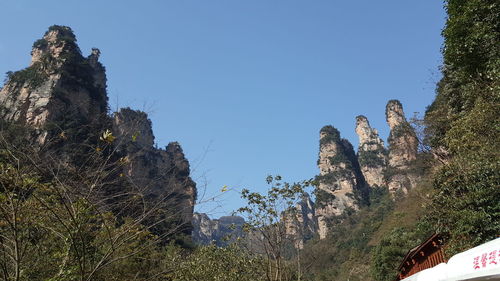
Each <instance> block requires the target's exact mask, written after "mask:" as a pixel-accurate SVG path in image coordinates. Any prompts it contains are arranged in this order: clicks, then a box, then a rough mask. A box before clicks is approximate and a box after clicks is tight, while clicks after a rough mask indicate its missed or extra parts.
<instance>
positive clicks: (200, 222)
mask: <svg viewBox="0 0 500 281" xmlns="http://www.w3.org/2000/svg"><path fill="white" fill-rule="evenodd" d="M244 223H245V220H244V219H243V218H242V217H239V216H224V217H220V218H219V219H214V220H211V219H210V218H209V217H208V216H207V214H204V213H194V215H193V241H194V242H195V243H197V244H199V245H208V244H210V243H214V244H215V245H217V246H225V245H227V244H228V243H229V242H231V241H234V240H235V239H236V238H238V237H242V236H243V230H242V227H243V224H244Z"/></svg>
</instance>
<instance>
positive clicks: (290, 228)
mask: <svg viewBox="0 0 500 281" xmlns="http://www.w3.org/2000/svg"><path fill="white" fill-rule="evenodd" d="M282 219H283V220H284V222H285V228H286V230H285V231H286V234H287V235H288V237H289V238H291V239H292V240H293V242H294V244H295V247H296V248H299V249H302V248H303V247H304V242H305V241H307V240H309V239H311V238H313V236H314V235H315V234H316V232H317V231H318V220H317V218H316V212H315V210H314V202H313V201H312V200H311V197H310V196H309V194H307V193H305V194H303V196H302V200H301V201H300V202H299V203H298V204H297V205H296V206H295V211H294V212H293V213H285V214H283V216H282Z"/></svg>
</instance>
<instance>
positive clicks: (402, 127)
mask: <svg viewBox="0 0 500 281" xmlns="http://www.w3.org/2000/svg"><path fill="white" fill-rule="evenodd" d="M405 135H410V136H415V131H414V129H413V127H412V126H411V125H410V123H408V122H403V123H401V124H399V125H397V126H396V127H394V129H392V130H391V134H390V135H389V140H388V141H389V144H390V143H391V142H393V141H394V140H395V139H398V138H400V137H402V136H405Z"/></svg>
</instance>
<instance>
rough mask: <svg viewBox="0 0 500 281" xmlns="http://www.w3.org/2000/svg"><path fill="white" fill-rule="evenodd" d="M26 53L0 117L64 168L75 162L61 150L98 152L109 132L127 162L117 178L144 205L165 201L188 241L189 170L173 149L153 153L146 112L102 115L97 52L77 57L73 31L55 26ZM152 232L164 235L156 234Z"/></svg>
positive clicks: (192, 193) (1, 94)
mask: <svg viewBox="0 0 500 281" xmlns="http://www.w3.org/2000/svg"><path fill="white" fill-rule="evenodd" d="M31 54H32V59H31V65H30V66H29V67H28V68H26V69H23V70H20V71H17V72H13V73H8V79H7V81H6V83H5V85H4V87H3V88H2V89H1V90H0V107H1V112H0V113H1V117H2V118H3V119H4V120H5V121H8V122H15V123H18V124H23V125H26V126H28V127H30V128H33V129H35V131H36V136H35V137H36V139H35V143H37V144H41V145H44V144H46V143H49V144H57V153H61V151H65V157H66V158H68V162H73V160H74V159H76V158H79V157H78V156H77V155H75V154H71V153H72V152H71V150H69V149H68V150H65V147H68V146H69V145H70V144H82V143H85V144H89V147H90V146H94V147H95V144H97V142H98V141H99V136H100V135H102V133H103V132H105V131H106V130H109V131H110V132H112V134H113V137H116V139H114V140H113V139H110V144H111V146H112V147H113V148H114V150H115V151H116V153H117V154H118V155H119V156H120V157H121V158H120V159H123V162H124V164H123V173H121V175H125V176H126V178H127V181H128V182H129V184H128V185H127V188H132V189H134V190H133V191H134V192H140V194H141V196H143V197H144V198H146V199H147V200H145V202H146V203H145V204H146V205H147V204H149V205H153V204H156V203H158V202H165V204H163V205H162V206H163V208H164V212H163V213H164V214H167V213H168V214H171V213H173V215H172V216H173V217H175V221H176V222H175V223H176V224H177V226H176V227H177V229H178V230H180V231H182V232H184V233H186V234H189V233H190V232H191V220H192V214H193V207H194V202H195V200H196V184H195V183H194V182H193V181H192V180H191V178H190V176H189V175H190V170H189V163H188V161H187V160H186V158H185V157H184V154H183V151H182V149H181V147H180V145H179V144H178V143H175V142H174V143H170V144H169V145H168V146H167V147H166V148H165V149H158V148H155V147H154V136H153V132H152V128H151V121H150V120H149V119H148V118H147V115H146V114H145V113H144V112H140V111H134V110H131V109H129V108H126V109H122V110H120V111H119V112H116V113H114V114H113V116H109V115H108V114H107V112H108V108H109V106H108V97H107V92H106V74H105V69H104V67H103V66H102V64H101V63H100V62H99V56H100V51H99V50H98V49H95V48H94V49H92V52H91V54H90V55H89V56H88V57H84V56H82V54H81V51H80V49H79V47H78V45H77V44H76V37H75V35H74V34H73V32H72V30H71V29H70V28H69V27H65V26H52V27H50V28H49V30H48V31H47V32H46V33H45V35H44V36H43V38H42V39H40V40H38V41H36V42H35V43H34V45H33V50H32V52H31ZM111 150H113V149H111ZM72 158H73V159H72ZM122 188H125V187H122ZM138 194H139V193H138ZM153 230H154V231H156V232H157V233H156V234H159V235H162V233H161V231H162V230H161V228H159V227H158V228H156V229H153Z"/></svg>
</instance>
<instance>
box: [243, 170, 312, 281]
mask: <svg viewBox="0 0 500 281" xmlns="http://www.w3.org/2000/svg"><path fill="white" fill-rule="evenodd" d="M266 182H267V184H268V185H269V186H270V187H269V189H268V191H267V194H260V193H258V192H250V191H249V190H248V189H243V190H242V192H241V197H242V198H243V199H245V200H246V201H247V204H246V206H245V207H242V208H239V209H238V212H239V213H241V214H243V215H244V217H245V220H246V225H245V226H244V227H243V230H244V231H246V232H247V233H248V236H247V238H248V239H249V240H250V241H252V242H251V243H255V244H256V245H252V250H253V251H255V252H256V253H259V254H260V255H262V256H263V257H264V260H265V263H266V267H265V272H266V276H267V280H269V281H278V280H279V281H285V280H292V279H291V278H292V276H294V275H295V274H299V275H300V267H298V268H297V269H295V268H293V269H290V268H289V267H288V262H287V258H288V257H289V256H290V250H289V249H291V248H293V246H294V245H295V243H297V239H301V236H300V234H301V232H302V231H301V229H300V227H299V228H298V229H296V231H297V234H298V235H299V236H298V237H296V236H295V235H290V234H289V233H288V232H287V229H288V228H289V227H290V225H294V224H295V225H297V224H298V222H297V216H296V212H297V210H296V207H295V206H296V204H297V203H298V202H299V200H300V199H301V198H302V195H303V193H304V191H305V188H307V187H309V186H311V185H312V183H313V182H312V181H311V180H306V181H302V182H299V183H292V184H291V183H287V182H282V178H281V176H274V177H273V176H268V177H267V178H266Z"/></svg>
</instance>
